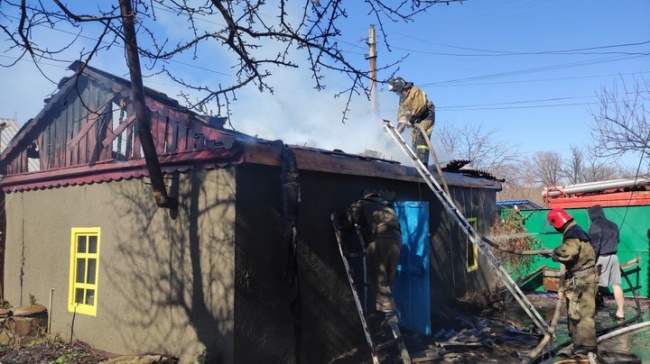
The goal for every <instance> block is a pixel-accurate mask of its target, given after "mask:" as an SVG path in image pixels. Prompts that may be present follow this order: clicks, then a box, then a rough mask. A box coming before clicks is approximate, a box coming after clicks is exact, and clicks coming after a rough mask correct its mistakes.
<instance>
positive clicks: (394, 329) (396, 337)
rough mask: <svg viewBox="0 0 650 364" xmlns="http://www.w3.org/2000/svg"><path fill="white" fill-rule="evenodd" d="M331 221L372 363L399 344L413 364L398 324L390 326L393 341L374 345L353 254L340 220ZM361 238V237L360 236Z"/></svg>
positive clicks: (333, 217)
mask: <svg viewBox="0 0 650 364" xmlns="http://www.w3.org/2000/svg"><path fill="white" fill-rule="evenodd" d="M330 219H331V220H332V225H333V226H334V233H335V234H336V243H337V245H338V248H339V253H340V254H341V260H343V266H344V267H345V274H346V275H347V277H348V283H349V284H350V290H351V291H352V296H353V297H354V303H355V305H356V308H357V313H358V315H359V319H360V321H361V326H363V332H364V335H365V337H366V342H367V343H368V346H369V347H370V354H371V356H372V362H373V364H379V356H378V354H377V353H378V352H379V351H381V350H384V349H385V348H387V347H390V346H392V345H394V344H397V345H398V347H399V349H400V355H401V358H402V362H403V363H404V364H411V357H410V356H409V353H408V351H407V350H406V345H405V344H404V340H403V339H402V335H401V333H400V331H399V327H398V326H397V323H391V324H390V329H391V333H392V336H393V339H391V340H389V341H387V342H384V343H381V344H379V345H375V344H374V340H373V338H372V333H371V332H370V328H369V327H368V322H367V321H366V316H365V313H364V307H363V305H362V304H361V300H360V299H359V294H358V293H357V288H356V285H355V283H354V278H353V272H352V268H350V264H349V262H348V258H347V257H348V256H351V254H348V253H347V252H346V249H345V248H344V247H343V241H342V238H341V231H340V230H341V229H340V226H339V220H338V217H337V215H336V213H332V214H330ZM355 228H356V231H357V234H359V228H358V226H356V227H355ZM359 237H361V236H359ZM360 244H361V246H362V249H363V251H362V253H361V256H362V257H363V258H364V261H363V270H364V274H363V275H364V280H365V279H366V265H365V264H366V263H365V249H364V248H363V240H360ZM363 284H364V286H367V282H365V281H364V282H363ZM366 297H367V294H366V295H365V297H364V299H366Z"/></svg>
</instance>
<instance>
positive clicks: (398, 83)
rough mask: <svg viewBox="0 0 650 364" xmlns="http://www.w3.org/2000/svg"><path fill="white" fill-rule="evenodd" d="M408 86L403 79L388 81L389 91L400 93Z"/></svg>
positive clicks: (396, 78)
mask: <svg viewBox="0 0 650 364" xmlns="http://www.w3.org/2000/svg"><path fill="white" fill-rule="evenodd" d="M404 86H406V81H404V79H403V78H401V77H395V78H391V79H390V80H389V81H388V91H394V92H400V91H402V90H403V89H404Z"/></svg>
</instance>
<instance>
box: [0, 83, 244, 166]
mask: <svg viewBox="0 0 650 364" xmlns="http://www.w3.org/2000/svg"><path fill="white" fill-rule="evenodd" d="M101 81H102V82H100V79H99V78H98V79H95V78H93V77H88V76H86V75H82V76H80V77H77V78H76V79H75V80H69V81H67V85H66V89H65V92H64V93H63V89H64V88H63V87H61V88H62V91H60V92H62V93H63V95H62V96H61V97H58V98H57V99H56V102H53V103H52V104H48V105H46V108H45V109H44V111H43V112H41V114H39V118H37V119H39V120H32V122H33V125H30V128H29V134H30V135H29V136H28V137H27V136H26V138H25V139H24V140H23V142H22V144H21V145H17V146H14V148H13V150H12V153H11V157H10V158H8V159H7V160H5V163H6V174H8V175H12V174H22V173H27V172H29V171H28V169H27V165H28V158H27V153H26V151H27V146H28V144H30V143H35V144H37V146H38V158H39V165H40V171H48V170H55V169H61V168H70V167H77V166H84V165H88V166H90V165H93V164H96V163H105V162H111V161H120V162H125V161H131V160H136V159H142V158H143V154H142V151H141V149H142V147H141V143H140V137H139V135H138V132H137V131H138V127H139V126H138V123H137V120H136V116H135V108H134V105H133V99H132V92H131V90H130V88H129V87H130V85H129V84H121V83H119V82H113V80H111V82H106V80H101ZM145 96H146V94H145ZM154 96H156V98H151V97H147V98H146V105H147V108H148V111H149V115H150V118H151V120H150V130H151V133H152V136H153V139H154V144H155V146H156V152H157V154H158V155H164V154H175V153H184V152H191V151H199V150H202V149H204V148H223V147H224V146H226V147H228V148H229V147H231V146H232V140H233V138H232V137H231V136H229V135H223V134H222V132H223V130H220V129H215V128H213V127H211V126H209V125H208V124H206V123H205V122H203V121H199V120H198V119H196V117H197V115H196V114H194V113H192V112H190V111H188V110H185V109H182V108H179V107H178V106H177V104H175V103H173V102H172V101H173V100H171V99H169V100H165V99H161V97H160V95H159V94H156V95H154ZM166 101H169V102H170V104H169V105H168V104H166V103H165V102H166ZM114 119H115V120H114ZM226 144H227V145H226Z"/></svg>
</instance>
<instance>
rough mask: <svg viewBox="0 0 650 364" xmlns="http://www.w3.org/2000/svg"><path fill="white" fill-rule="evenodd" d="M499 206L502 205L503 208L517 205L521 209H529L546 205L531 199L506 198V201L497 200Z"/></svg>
mask: <svg viewBox="0 0 650 364" xmlns="http://www.w3.org/2000/svg"><path fill="white" fill-rule="evenodd" d="M497 206H499V207H502V208H511V207H514V206H517V207H518V208H520V209H527V210H536V209H543V208H544V207H542V206H540V205H538V204H536V203H534V202H532V201H530V200H505V201H497Z"/></svg>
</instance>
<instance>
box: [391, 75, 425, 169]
mask: <svg viewBox="0 0 650 364" xmlns="http://www.w3.org/2000/svg"><path fill="white" fill-rule="evenodd" d="M388 90H390V91H393V92H395V93H396V94H398V95H399V110H398V111H397V132H398V133H401V132H402V131H403V130H404V128H406V127H410V128H413V130H412V131H411V140H412V144H413V152H415V155H417V157H418V159H419V160H420V161H421V162H422V163H423V164H424V165H425V166H427V165H428V162H429V138H431V132H433V125H434V124H435V122H436V107H435V105H434V104H433V102H431V101H430V100H429V99H428V98H427V95H426V93H425V92H424V91H422V89H420V88H419V87H417V86H414V85H413V83H412V82H407V81H405V80H404V79H403V78H401V77H395V78H392V79H391V80H390V81H388ZM416 124H418V125H419V126H421V127H422V129H423V130H424V132H425V133H426V135H423V134H422V132H421V130H420V128H417V127H416Z"/></svg>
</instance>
